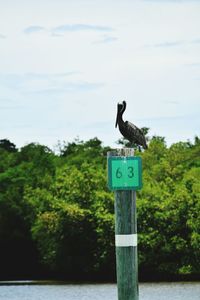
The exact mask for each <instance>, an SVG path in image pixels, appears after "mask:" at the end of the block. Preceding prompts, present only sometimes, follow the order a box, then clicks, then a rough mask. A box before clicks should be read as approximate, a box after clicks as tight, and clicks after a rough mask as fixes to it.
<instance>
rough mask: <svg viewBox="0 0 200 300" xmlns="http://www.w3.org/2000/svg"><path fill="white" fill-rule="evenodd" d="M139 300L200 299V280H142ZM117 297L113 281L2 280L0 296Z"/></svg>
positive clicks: (28, 299)
mask: <svg viewBox="0 0 200 300" xmlns="http://www.w3.org/2000/svg"><path fill="white" fill-rule="evenodd" d="M139 291H140V297H139V299H140V300H200V283H142V284H140V285H139ZM55 299H56V300H117V286H116V284H55V283H53V284H52V283H51V284H50V283H46V284H37V283H36V282H23V284H22V282H21V283H19V282H17V283H14V282H13V283H11V282H10V283H8V282H5V283H1V285H0V300H55Z"/></svg>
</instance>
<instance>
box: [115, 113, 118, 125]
mask: <svg viewBox="0 0 200 300" xmlns="http://www.w3.org/2000/svg"><path fill="white" fill-rule="evenodd" d="M117 124H118V112H117V117H116V122H115V128H116V127H117Z"/></svg>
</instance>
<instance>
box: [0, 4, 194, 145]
mask: <svg viewBox="0 0 200 300" xmlns="http://www.w3.org/2000/svg"><path fill="white" fill-rule="evenodd" d="M122 100H126V101H127V111H126V112H125V115H124V119H125V120H129V121H131V122H132V123H134V124H136V125H137V126H138V127H143V126H146V127H150V129H151V130H150V135H159V136H165V137H166V141H167V143H168V144H169V145H170V144H171V143H174V142H177V141H186V140H187V139H190V140H193V138H194V136H195V135H199V136H200V118H199V117H200V1H198V0H196V1H195V0H188V1H187V0H182V1H181V0H160V1H159V0H6V1H3V0H1V1H0V139H3V138H8V139H10V140H11V141H12V142H14V143H15V144H16V145H17V146H18V147H21V146H23V145H25V144H26V143H29V142H39V143H41V144H45V145H48V146H50V147H51V148H53V147H54V146H55V145H56V144H57V141H58V140H61V141H63V140H65V141H72V140H73V139H74V138H76V137H77V136H79V138H80V139H83V140H87V139H89V138H93V137H95V136H97V137H98V138H99V139H101V140H102V141H103V142H104V145H111V146H114V145H116V144H115V141H116V140H117V139H118V138H119V137H120V134H119V132H118V130H116V129H115V128H114V124H115V117H116V106H117V102H120V101H122Z"/></svg>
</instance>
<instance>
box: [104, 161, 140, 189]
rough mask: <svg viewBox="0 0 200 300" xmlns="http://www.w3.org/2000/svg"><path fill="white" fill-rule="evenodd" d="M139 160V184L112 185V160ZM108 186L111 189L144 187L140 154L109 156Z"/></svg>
mask: <svg viewBox="0 0 200 300" xmlns="http://www.w3.org/2000/svg"><path fill="white" fill-rule="evenodd" d="M124 158H125V159H126V160H137V161H138V174H139V184H138V185H137V186H135V187H134V186H133V187H113V186H112V161H113V160H124ZM108 187H109V189H110V190H113V191H114V190H133V191H138V190H140V189H141V188H142V159H141V157H139V156H128V157H126V156H110V157H108Z"/></svg>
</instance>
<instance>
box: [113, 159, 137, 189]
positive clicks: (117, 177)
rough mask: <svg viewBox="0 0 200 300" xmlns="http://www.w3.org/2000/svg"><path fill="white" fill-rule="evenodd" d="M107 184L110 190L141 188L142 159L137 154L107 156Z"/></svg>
mask: <svg viewBox="0 0 200 300" xmlns="http://www.w3.org/2000/svg"><path fill="white" fill-rule="evenodd" d="M108 186H109V188H110V189H111V190H139V189H141V188H142V160H141V158H140V157H137V156H129V157H126V156H111V157H108Z"/></svg>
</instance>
